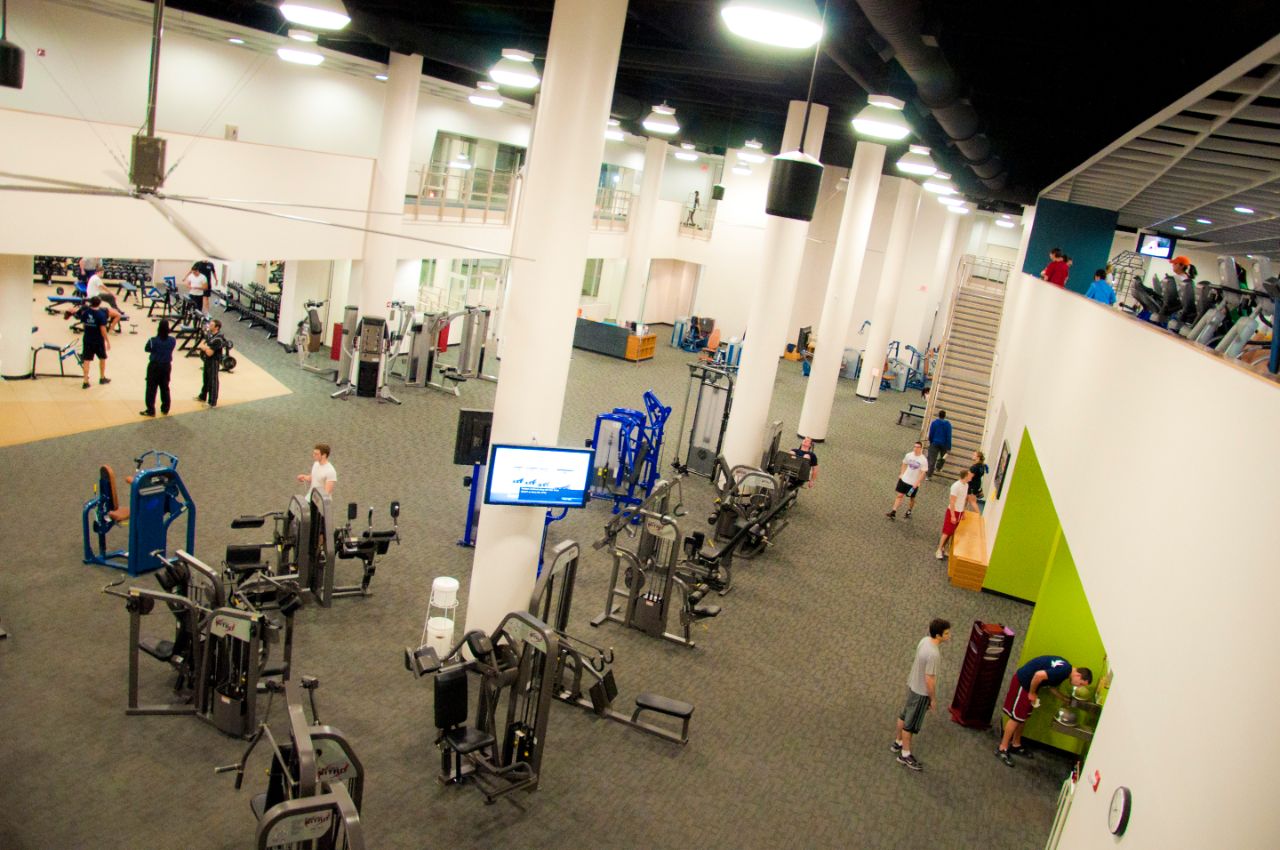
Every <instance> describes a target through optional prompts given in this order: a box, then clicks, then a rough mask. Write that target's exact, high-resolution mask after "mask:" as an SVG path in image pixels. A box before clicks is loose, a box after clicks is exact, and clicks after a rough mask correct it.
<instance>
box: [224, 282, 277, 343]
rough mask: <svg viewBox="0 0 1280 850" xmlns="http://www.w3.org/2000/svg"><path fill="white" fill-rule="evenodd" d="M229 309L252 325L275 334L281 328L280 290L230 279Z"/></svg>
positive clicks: (228, 287) (228, 292) (228, 291)
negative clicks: (269, 289)
mask: <svg viewBox="0 0 1280 850" xmlns="http://www.w3.org/2000/svg"><path fill="white" fill-rule="evenodd" d="M227 310H228V311H230V312H232V313H236V314H238V315H239V316H240V321H242V322H246V321H247V322H249V325H250V327H261V328H264V329H266V331H267V333H269V334H274V333H276V332H278V331H279V329H280V291H279V290H276V291H275V292H270V291H268V290H267V289H265V288H264V287H262V286H260V285H258V284H256V283H250V284H248V285H245V284H242V283H237V282H235V281H230V282H228V283H227Z"/></svg>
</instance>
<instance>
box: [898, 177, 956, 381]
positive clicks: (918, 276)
mask: <svg viewBox="0 0 1280 850" xmlns="http://www.w3.org/2000/svg"><path fill="white" fill-rule="evenodd" d="M923 194H924V197H922V198H921V200H920V207H919V210H918V212H917V213H916V221H915V226H914V227H913V228H912V229H911V240H910V242H908V244H907V259H906V262H905V263H904V264H903V267H902V289H901V291H900V292H899V294H898V310H897V312H896V313H895V314H894V317H893V330H892V331H891V332H890V334H889V340H890V341H893V340H895V339H896V340H898V341H899V342H901V343H902V345H903V346H904V347H903V348H901V349H899V356H900V357H901V358H902V359H903V360H907V359H908V352H907V350H906V348H905V346H908V345H910V346H913V347H914V348H916V349H922V348H923V346H924V344H925V342H927V338H926V339H921V338H920V336H921V328H922V327H923V326H924V325H925V324H926V323H927V324H929V325H930V326H932V321H928V322H927V321H926V320H927V318H928V317H932V316H933V315H935V314H936V313H937V311H938V305H939V303H940V302H941V301H942V293H943V292H944V291H945V290H946V284H947V275H946V274H944V275H943V276H942V277H940V278H938V279H937V280H933V279H932V278H933V273H934V270H935V268H936V266H937V261H938V251H939V249H940V248H941V247H942V245H941V243H942V233H943V228H944V227H945V226H946V225H947V223H948V219H950V218H951V217H952V216H953V215H955V213H949V212H947V210H946V207H944V206H943V205H942V204H939V203H937V202H933V203H930V201H932V200H933V196H932V195H929V194H928V193H923ZM946 268H947V269H948V270H949V271H950V269H951V266H950V262H949V261H948V264H947V266H946Z"/></svg>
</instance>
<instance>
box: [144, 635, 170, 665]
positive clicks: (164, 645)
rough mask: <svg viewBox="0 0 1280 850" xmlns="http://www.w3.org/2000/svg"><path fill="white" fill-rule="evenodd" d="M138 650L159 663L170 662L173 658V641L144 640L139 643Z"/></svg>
mask: <svg viewBox="0 0 1280 850" xmlns="http://www.w3.org/2000/svg"><path fill="white" fill-rule="evenodd" d="M138 648H139V649H141V650H142V651H143V652H145V653H146V654H147V655H150V656H151V657H152V658H154V659H156V660H157V661H165V662H168V661H169V659H171V658H173V641H171V640H152V639H151V638H142V639H141V640H139V641H138Z"/></svg>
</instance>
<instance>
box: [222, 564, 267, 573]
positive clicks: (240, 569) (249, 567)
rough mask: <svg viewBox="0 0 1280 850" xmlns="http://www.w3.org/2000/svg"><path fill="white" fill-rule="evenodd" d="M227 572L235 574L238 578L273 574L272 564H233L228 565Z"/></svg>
mask: <svg viewBox="0 0 1280 850" xmlns="http://www.w3.org/2000/svg"><path fill="white" fill-rule="evenodd" d="M227 571H228V572H232V573H235V574H236V575H238V576H245V575H248V574H249V573H257V572H263V573H269V572H271V565H270V564H233V563H230V562H228V563H227Z"/></svg>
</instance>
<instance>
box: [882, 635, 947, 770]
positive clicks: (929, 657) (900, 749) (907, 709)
mask: <svg viewBox="0 0 1280 850" xmlns="http://www.w3.org/2000/svg"><path fill="white" fill-rule="evenodd" d="M948 640H951V623H949V622H948V621H946V620H942V619H935V620H933V621H932V622H930V623H929V636H928V637H922V638H920V643H919V644H917V645H916V658H915V661H914V662H913V663H912V664H911V675H910V676H908V677H907V703H906V705H905V706H903V708H902V713H901V714H899V715H898V734H897V735H896V736H895V737H894V740H893V746H892V747H891V748H890V749H892V750H893V752H895V753H896V754H897V756H898V763H899V764H902V765H906V766H907V767H909V768H911V769H912V770H924V765H923V764H921V763H920V762H919V761H917V760H916V757H915V756H913V755H912V754H911V736H912V735H915V734H916V733H918V732H919V731H920V727H921V726H923V725H924V715H925V712H927V711H929V710H931V709H932V710H937V688H938V661H939V659H940V658H941V657H942V653H941V651H940V650H939V649H938V647H939V645H940V644H942V642H943V641H948Z"/></svg>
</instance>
